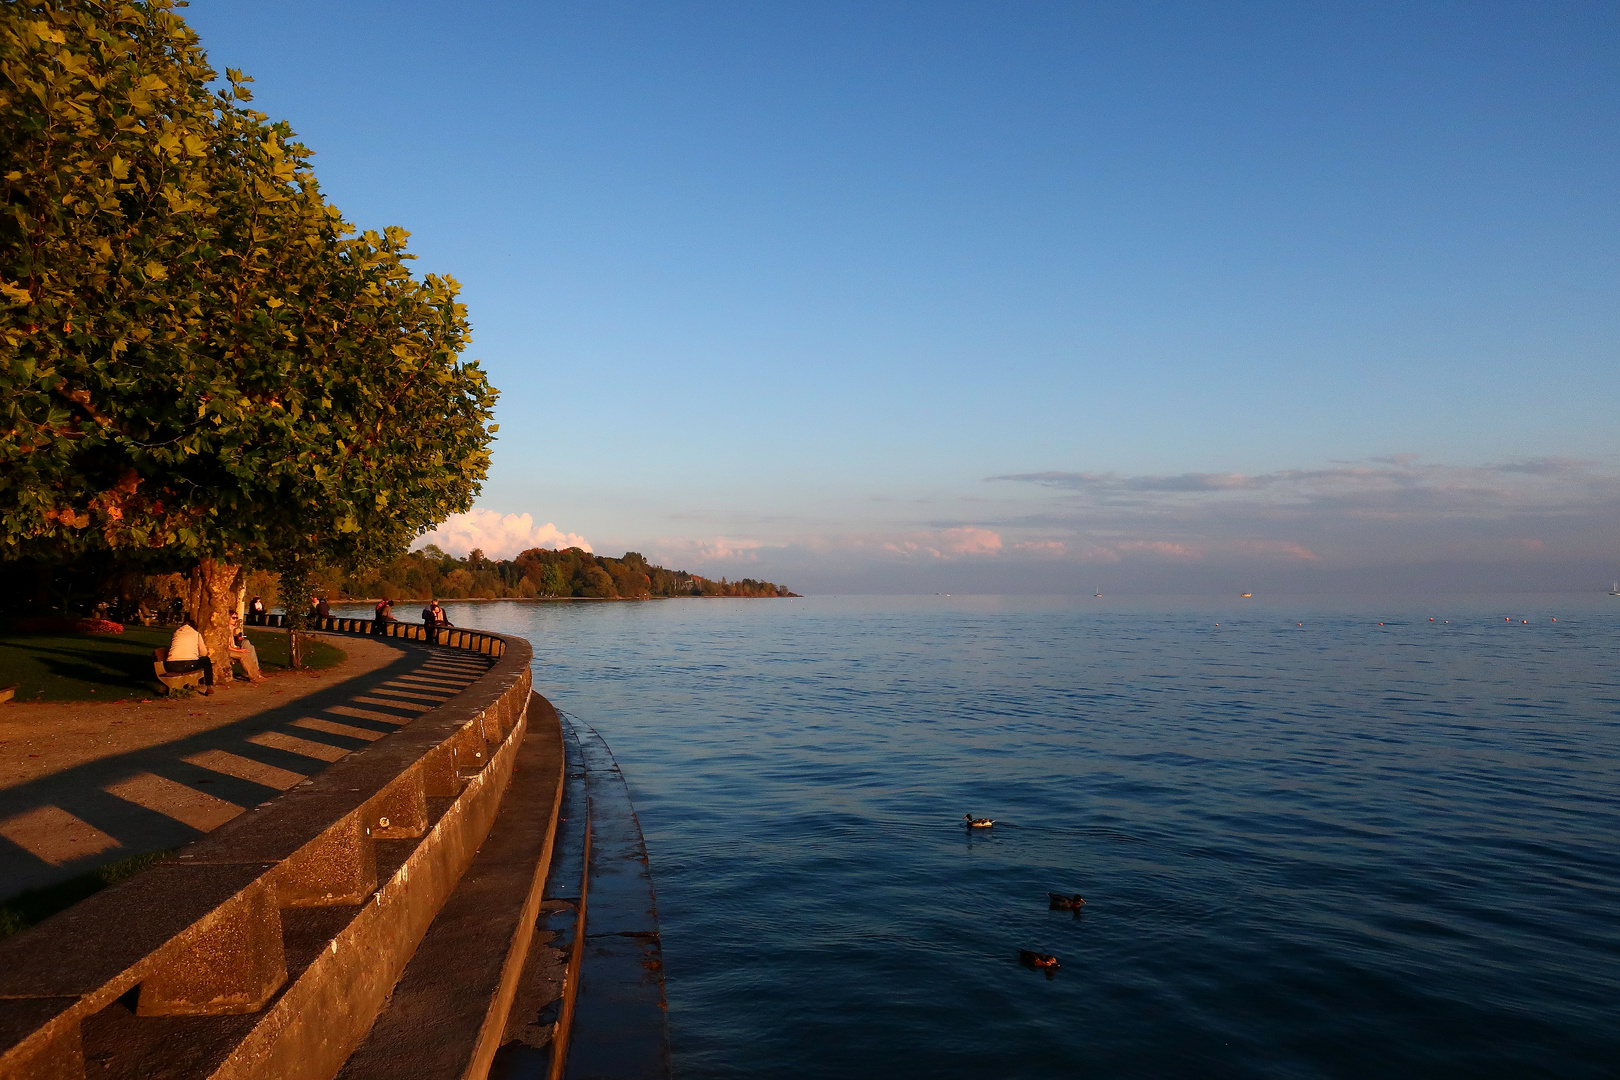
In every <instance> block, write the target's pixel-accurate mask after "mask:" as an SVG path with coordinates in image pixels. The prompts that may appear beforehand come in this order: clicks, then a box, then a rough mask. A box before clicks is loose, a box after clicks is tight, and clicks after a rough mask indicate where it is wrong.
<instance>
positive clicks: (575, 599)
mask: <svg viewBox="0 0 1620 1080" xmlns="http://www.w3.org/2000/svg"><path fill="white" fill-rule="evenodd" d="M801 595H802V594H800V593H794V594H793V595H792V596H458V597H451V598H449V599H446V598H445V597H443V596H440V597H437V598H436V599H437V600H438V601H439V603H441V604H565V603H576V604H580V603H583V604H639V603H642V602H645V601H647V600H793V599H797V598H799V597H800V596H801ZM417 600H422V602H423V603H427V602H428V601H427V600H424V599H423V598H422V597H414V598H412V597H405V598H402V599H395V600H393V601H392V602H393V603H395V604H414V603H416V602H417ZM382 601H383V597H381V596H370V597H365V596H359V597H354V598H353V599H344V600H328V601H327V603H330V604H380V603H381V602H382ZM345 617H347V616H345Z"/></svg>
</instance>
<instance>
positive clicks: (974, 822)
mask: <svg viewBox="0 0 1620 1080" xmlns="http://www.w3.org/2000/svg"><path fill="white" fill-rule="evenodd" d="M962 820H963V821H964V822H966V823H967V827H968V828H970V829H988V828H989V827H990V826H992V825H994V824H995V823H996V819H995V818H987V817H974V816H973V815H972V814H963V815H962Z"/></svg>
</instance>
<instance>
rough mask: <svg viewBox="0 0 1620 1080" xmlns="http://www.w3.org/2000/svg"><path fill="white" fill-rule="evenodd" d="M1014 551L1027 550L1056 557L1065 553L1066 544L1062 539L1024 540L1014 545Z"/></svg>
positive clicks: (1032, 553) (1034, 553)
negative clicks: (1064, 544)
mask: <svg viewBox="0 0 1620 1080" xmlns="http://www.w3.org/2000/svg"><path fill="white" fill-rule="evenodd" d="M1013 550H1014V551H1027V552H1029V553H1030V554H1031V555H1050V556H1052V557H1054V558H1056V557H1059V556H1061V555H1063V553H1064V550H1065V549H1064V546H1063V541H1061V540H1022V541H1020V542H1018V543H1016V544H1014V545H1013Z"/></svg>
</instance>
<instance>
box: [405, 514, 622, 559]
mask: <svg viewBox="0 0 1620 1080" xmlns="http://www.w3.org/2000/svg"><path fill="white" fill-rule="evenodd" d="M428 544H434V545H436V546H437V547H438V548H439V550H441V551H444V552H447V553H448V554H451V555H466V554H467V552H469V551H471V550H473V549H474V548H478V549H479V550H481V551H482V552H483V553H484V554H485V555H487V556H488V557H489V558H491V559H510V558H511V557H512V556H514V555H516V554H518V553H519V552H522V551H528V550H529V549H530V548H537V547H544V548H556V549H558V550H561V549H563V548H571V547H577V548H581V549H583V550H585V551H590V550H591V545H590V543H589V542H588V541H587V540H586V539H585V538H584V537H583V536H580V535H579V534H578V533H565V532H563V531H562V530H560V529H558V528H557V526H555V525H553V524H552V523H551V522H549V521H548V522H546V523H545V524H544V525H536V524H535V523H534V516H533V515H532V514H502V513H501V512H500V511H498V510H480V509H478V508H477V507H474V508H473V509H472V510H470V511H468V512H467V513H465V514H452V515H451V516H450V517H449V518H447V519H446V520H445V521H444V522H443V523H442V524H441V525H440V526H439V527H438V528H436V529H433V530H431V531H429V532H425V533H423V534H422V535H421V536H419V537H417V538H416V542H415V544H413V545H412V546H413V547H418V548H420V547H425V546H426V545H428Z"/></svg>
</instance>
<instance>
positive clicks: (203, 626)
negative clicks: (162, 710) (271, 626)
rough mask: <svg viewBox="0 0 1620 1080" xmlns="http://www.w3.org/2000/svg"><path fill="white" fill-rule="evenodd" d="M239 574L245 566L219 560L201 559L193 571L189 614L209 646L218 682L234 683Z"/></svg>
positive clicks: (215, 678)
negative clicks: (233, 631)
mask: <svg viewBox="0 0 1620 1080" xmlns="http://www.w3.org/2000/svg"><path fill="white" fill-rule="evenodd" d="M239 573H241V567H239V566H234V565H232V564H230V563H223V562H219V561H217V560H215V559H200V560H198V562H197V565H196V566H195V567H194V568H193V569H192V571H191V588H190V589H189V590H187V592H188V599H189V601H190V602H189V603H188V604H187V606H186V613H187V614H188V615H190V616H191V621H192V622H193V623H195V624H196V625H197V630H198V632H200V633H201V634H202V636H203V641H205V642H207V644H208V656H209V658H210V659H212V660H213V661H214V682H215V683H228V682H230V681H231V612H232V610H234V608H235V607H236V577H237V575H238V574H239Z"/></svg>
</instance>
